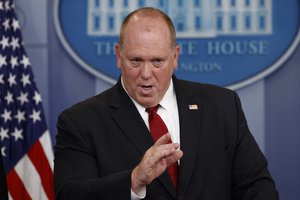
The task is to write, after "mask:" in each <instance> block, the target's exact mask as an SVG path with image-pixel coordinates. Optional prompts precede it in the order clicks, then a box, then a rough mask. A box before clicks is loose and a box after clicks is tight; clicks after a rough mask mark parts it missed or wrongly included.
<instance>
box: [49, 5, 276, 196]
mask: <svg viewBox="0 0 300 200" xmlns="http://www.w3.org/2000/svg"><path fill="white" fill-rule="evenodd" d="M116 57H117V65H118V68H119V69H120V70H121V72H122V75H121V77H120V79H119V81H118V83H117V84H116V85H115V86H113V87H112V88H111V89H109V90H107V91H105V92H103V93H101V94H99V95H97V96H95V97H92V98H90V99H88V100H86V101H83V102H81V103H79V104H77V105H75V106H73V107H71V108H70V109H67V110H66V111H64V112H63V113H62V114H61V115H60V117H59V120H58V126H57V127H58V134H57V144H56V146H55V168H54V181H55V192H56V198H57V199H114V200H116V199H118V200H119V199H122V200H123V199H143V198H144V199H150V200H160V199H161V200H171V199H187V200H200V199H201V200H214V199H216V200H230V199H251V200H266V199H268V200H275V199H277V192H276V189H275V185H274V182H273V180H272V178H271V176H270V174H269V172H268V169H267V161H266V159H265V157H264V156H263V154H262V153H261V151H260V150H259V148H258V146H257V144H256V143H255V141H254V139H253V137H252V136H251V134H250V132H249V129H248V127H247V123H246V120H245V118H244V115H243V112H242V109H241V105H240V101H239V98H238V96H237V95H236V93H234V92H233V91H230V90H227V89H223V88H219V87H216V86H211V85H205V84H200V83H193V82H188V81H183V80H178V79H177V78H176V77H175V76H174V75H173V72H174V69H175V68H176V67H177V63H178V57H179V46H178V45H176V39H175V30H174V27H173V24H172V22H171V20H170V19H169V17H168V16H166V15H165V14H164V13H162V12H161V11H159V10H157V9H154V8H142V9H139V10H136V11H134V12H132V13H131V14H129V16H127V18H126V19H125V20H124V22H123V24H122V27H121V32H120V40H119V43H118V44H117V45H116ZM154 109H155V111H153V110H154ZM156 109H158V110H157V111H156ZM156 112H157V113H156ZM154 118H155V120H154V121H155V122H154V121H153V119H154ZM157 121H159V123H160V126H159V127H164V128H162V129H164V130H165V132H168V133H167V134H164V135H163V136H157V135H156V136H155V134H154V132H156V131H158V132H160V130H159V129H160V128H156V129H155V128H153V126H155V123H156V122H157ZM157 123H158V122H157ZM179 144H180V145H179ZM171 169H172V170H171Z"/></svg>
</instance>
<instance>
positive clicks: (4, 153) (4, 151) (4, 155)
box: [1, 147, 6, 157]
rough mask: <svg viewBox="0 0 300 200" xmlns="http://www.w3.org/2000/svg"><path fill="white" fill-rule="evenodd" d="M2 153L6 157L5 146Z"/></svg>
mask: <svg viewBox="0 0 300 200" xmlns="http://www.w3.org/2000/svg"><path fill="white" fill-rule="evenodd" d="M1 154H2V156H3V157H6V153H5V147H2V148H1Z"/></svg>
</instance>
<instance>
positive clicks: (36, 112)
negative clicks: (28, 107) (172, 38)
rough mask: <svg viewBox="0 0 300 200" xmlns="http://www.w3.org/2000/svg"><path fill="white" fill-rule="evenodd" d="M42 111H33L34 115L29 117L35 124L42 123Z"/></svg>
mask: <svg viewBox="0 0 300 200" xmlns="http://www.w3.org/2000/svg"><path fill="white" fill-rule="evenodd" d="M40 114H41V111H40V110H39V111H35V110H34V109H33V110H32V114H31V115H29V117H30V118H32V120H33V123H35V122H36V121H41V116H40Z"/></svg>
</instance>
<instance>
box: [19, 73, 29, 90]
mask: <svg viewBox="0 0 300 200" xmlns="http://www.w3.org/2000/svg"><path fill="white" fill-rule="evenodd" d="M21 82H22V83H23V87H25V86H26V84H28V85H30V84H31V82H30V80H29V74H27V75H25V74H22V78H21Z"/></svg>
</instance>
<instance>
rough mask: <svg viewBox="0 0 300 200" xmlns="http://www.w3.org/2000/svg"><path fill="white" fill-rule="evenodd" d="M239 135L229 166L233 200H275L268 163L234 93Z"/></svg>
mask: <svg viewBox="0 0 300 200" xmlns="http://www.w3.org/2000/svg"><path fill="white" fill-rule="evenodd" d="M234 96H235V102H236V116H237V121H238V127H237V128H238V135H237V138H236V143H235V144H236V145H235V149H234V151H235V153H234V157H233V163H232V190H233V198H232V199H234V200H265V199H268V200H277V199H278V193H277V191H276V189H275V183H274V181H273V179H272V177H271V175H270V173H269V171H268V168H267V167H268V163H267V160H266V158H265V156H264V155H263V153H262V152H261V151H260V149H259V147H258V145H257V143H256V142H255V140H254V138H253V136H252V135H251V133H250V131H249V128H248V126H247V121H246V119H245V116H244V113H243V111H242V108H241V103H240V100H239V97H238V95H237V94H236V93H234Z"/></svg>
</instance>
